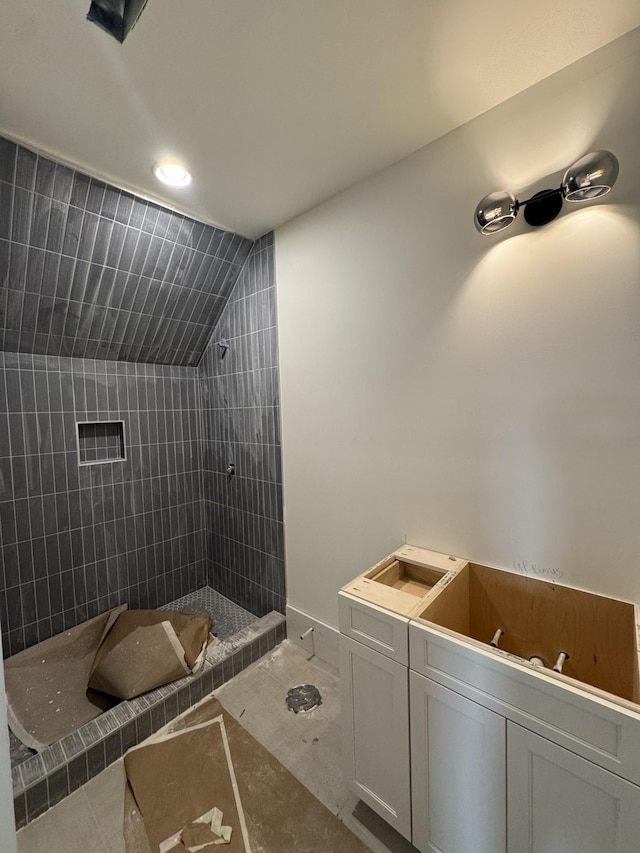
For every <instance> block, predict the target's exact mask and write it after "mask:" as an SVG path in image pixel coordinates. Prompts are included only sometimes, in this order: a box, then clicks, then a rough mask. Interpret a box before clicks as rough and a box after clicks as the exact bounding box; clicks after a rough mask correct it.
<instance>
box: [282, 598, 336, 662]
mask: <svg viewBox="0 0 640 853" xmlns="http://www.w3.org/2000/svg"><path fill="white" fill-rule="evenodd" d="M309 628H313V631H309ZM339 635H340V634H339V631H338V629H337V628H332V627H331V625H327V624H326V623H325V622H321V621H320V620H319V619H315V618H314V617H313V616H309V614H308V613H305V612H304V611H303V610H298V608H297V607H291V605H289V604H287V639H288V640H290V641H291V642H292V643H295V645H296V646H299V647H300V648H301V649H304V650H305V651H306V652H308V653H309V654H310V655H315V656H316V657H319V658H320V660H323V661H324V662H325V663H328V664H331V666H335V667H336V668H337V667H338V660H339V656H338V637H339Z"/></svg>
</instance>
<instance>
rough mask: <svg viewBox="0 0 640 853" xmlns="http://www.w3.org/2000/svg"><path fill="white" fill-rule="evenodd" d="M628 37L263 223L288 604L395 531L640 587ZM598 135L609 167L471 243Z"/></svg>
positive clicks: (638, 177)
mask: <svg viewBox="0 0 640 853" xmlns="http://www.w3.org/2000/svg"><path fill="white" fill-rule="evenodd" d="M638 80H640V30H636V31H634V32H632V33H630V34H629V35H627V36H625V37H623V38H622V39H619V40H618V41H616V42H613V43H611V44H610V45H608V46H607V47H605V48H603V49H601V50H599V51H597V52H596V53H593V54H591V55H590V56H589V57H587V58H586V59H584V60H581V61H580V62H578V63H575V64H574V65H572V66H570V67H569V68H567V69H564V70H563V71H561V72H559V73H557V74H555V75H553V76H552V77H550V78H547V79H546V80H545V81H543V82H542V83H539V84H537V85H536V86H535V87H533V88H532V89H529V90H528V91H526V92H524V93H522V94H520V95H518V96H516V97H514V98H512V99H511V100H509V101H508V102H506V103H504V104H502V105H501V106H499V107H497V108H495V109H493V110H491V111H490V112H489V113H486V114H484V115H483V116H481V117H479V118H477V119H475V120H473V121H472V122H470V123H469V124H467V125H466V126H464V127H462V128H460V129H458V130H456V131H454V132H452V133H450V134H449V135H448V136H446V137H444V138H442V139H440V140H438V141H436V142H434V143H432V144H431V145H429V146H427V147H426V148H424V149H422V150H420V151H419V152H417V153H416V154H414V155H413V156H411V157H410V158H408V159H406V160H404V161H402V162H401V163H399V164H396V165H395V166H393V167H391V168H389V169H387V170H385V171H384V172H382V173H380V174H378V175H377V176H375V177H373V178H371V179H368V180H366V181H365V182H363V183H361V184H359V185H357V186H356V187H354V188H353V189H351V190H349V191H347V192H345V193H343V194H341V195H339V196H337V197H335V198H334V199H332V200H330V201H328V202H326V203H325V204H323V205H322V206H320V207H317V208H315V209H314V210H312V211H310V212H309V213H307V214H305V215H304V216H301V217H299V218H297V219H295V220H293V221H292V222H290V223H289V224H288V225H286V226H284V227H283V228H281V229H279V230H278V231H277V232H276V279H277V293H278V323H279V339H280V370H281V381H282V392H281V393H282V438H283V454H284V484H285V491H284V494H285V530H286V542H287V567H288V596H289V603H290V604H291V605H292V606H294V607H296V608H299V609H300V610H302V611H304V612H307V613H309V614H311V615H313V616H315V617H316V618H318V619H321V620H324V621H325V622H327V623H328V624H330V625H335V624H336V623H337V602H336V593H337V590H338V588H339V587H340V586H341V585H342V584H344V583H345V582H346V581H347V580H349V579H350V578H351V577H353V576H354V575H356V574H357V573H359V572H361V571H363V570H364V569H366V568H367V567H368V566H370V565H372V564H373V563H374V562H375V561H377V560H378V559H380V558H381V557H383V556H384V555H385V554H387V553H389V552H390V551H391V550H393V549H394V548H395V547H396V546H398V545H399V544H401V543H403V542H404V541H405V537H406V540H407V541H408V542H411V543H415V544H418V545H422V546H426V547H429V548H433V549H435V550H439V551H446V552H450V553H455V554H458V555H460V556H463V557H471V558H473V559H475V560H477V561H483V562H487V563H490V564H493V565H497V566H502V567H505V568H508V569H512V570H520V571H527V572H529V573H532V574H538V573H539V574H542V575H543V576H545V575H546V576H552V577H557V578H558V579H560V580H561V582H563V583H567V584H571V585H575V586H579V587H582V588H586V589H591V590H594V591H599V592H604V593H608V594H611V595H615V596H621V597H626V598H631V599H638V600H640V571H638V568H637V566H638V561H639V560H640V523H639V520H638V511H639V509H640V158H639V157H638V139H639V138H640V98H639V97H638ZM596 148H608V149H610V150H612V151H614V152H615V153H616V154H617V155H618V157H619V160H620V163H621V173H620V175H621V176H620V180H619V182H618V184H617V185H616V187H615V188H614V191H613V192H612V193H611V195H610V196H609V197H608V198H606V199H605V200H604V201H603V202H600V203H597V204H595V203H594V204H591V205H587V206H583V207H582V208H579V207H577V206H570V205H568V204H565V208H564V210H563V213H562V214H561V216H560V217H559V218H558V219H557V220H556V221H555V222H554V223H552V224H550V225H549V226H547V227H545V228H543V229H541V230H538V231H535V230H531V229H528V228H527V227H526V225H525V223H524V222H522V221H520V222H518V223H516V225H515V226H514V227H512V228H511V229H510V230H509V231H507V232H505V233H504V235H500V236H497V237H493V238H486V237H482V236H481V235H479V234H477V232H476V231H475V229H474V227H473V222H472V217H473V210H474V208H475V205H476V203H477V202H478V201H479V199H480V198H481V197H482V196H483V195H484V194H485V193H487V192H489V191H491V190H494V189H499V188H502V187H504V188H507V189H511V190H512V191H514V192H515V193H516V195H519V196H520V198H526V197H528V195H529V194H530V193H532V192H534V191H537V190H539V189H542V188H544V187H549V186H554V185H559V183H560V180H561V175H562V173H563V171H564V168H565V167H566V166H568V165H569V164H570V163H571V162H573V161H574V160H575V159H577V158H578V157H579V156H581V155H582V154H584V153H586V152H587V151H590V150H594V149H596Z"/></svg>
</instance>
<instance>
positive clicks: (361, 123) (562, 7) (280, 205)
mask: <svg viewBox="0 0 640 853" xmlns="http://www.w3.org/2000/svg"><path fill="white" fill-rule="evenodd" d="M89 4H90V2H89V0H65V2H51V0H20V2H18V0H3V2H2V3H0V133H4V134H5V135H7V136H9V137H11V138H13V139H15V140H17V141H21V142H24V143H26V144H27V145H31V146H32V147H35V148H37V149H40V150H42V151H44V152H45V153H48V154H51V155H54V156H55V157H57V158H58V159H61V160H64V161H66V162H68V163H71V164H72V165H76V166H78V167H80V168H82V169H84V170H86V171H88V172H89V173H91V174H93V175H97V176H99V177H103V178H106V179H108V180H110V181H111V182H113V183H115V184H117V185H119V186H121V187H125V188H128V189H132V190H135V191H137V192H141V193H142V194H144V195H146V196H147V197H150V198H155V199H158V200H160V201H163V202H165V203H167V204H169V205H170V206H173V207H175V208H177V209H178V210H181V211H183V212H186V213H189V214H191V215H193V216H195V217H197V218H199V219H202V220H204V221H206V222H211V223H213V224H217V225H221V226H223V227H225V228H229V229H232V230H234V231H238V232H240V233H242V234H244V235H246V236H249V237H256V236H259V235H260V234H262V233H264V232H265V231H268V230H270V229H272V228H274V227H276V226H278V225H281V224H282V223H284V222H286V221H287V220H288V219H291V218H292V217H293V216H295V215H297V214H299V213H301V212H303V211H304V210H307V209H309V208H310V207H313V206H314V205H315V204H317V203H318V202H320V201H322V200H324V199H325V198H328V197H329V196H331V195H333V194H335V193H336V192H339V191H340V190H342V189H344V188H346V187H347V186H349V185H351V184H353V183H355V182H357V181H358V180H360V179H361V178H363V177H365V176H366V175H368V174H371V173H373V172H375V171H378V170H379V169H381V168H383V167H384V166H387V165H389V164H391V163H393V162H395V161H397V160H399V159H401V158H402V157H404V156H406V155H408V154H410V153H411V152H413V151H415V150H416V149H418V148H420V147H422V146H423V145H425V144H427V143H428V142H430V141H432V140H433V139H435V138H437V137H439V136H441V135H442V134H444V133H447V132H448V131H450V130H452V129H453V128H454V127H457V126H458V125H460V124H463V123H464V122H466V121H468V120H469V119H471V118H473V117H474V116H477V115H479V114H480V113H482V112H485V111H486V110H487V109H490V108H491V107H493V106H495V105H496V104H498V103H500V102H502V101H504V100H506V99H507V98H509V97H511V96H512V95H514V94H516V93H517V92H519V91H521V90H523V89H525V88H527V87H529V86H531V85H532V84H534V83H536V82H537V81H538V80H541V79H542V78H544V77H547V76H548V75H550V74H552V73H554V72H555V71H558V70H559V69H560V68H563V67H564V66H566V65H569V64H570V63H572V62H574V61H576V60H577V59H579V58H581V57H582V56H584V55H586V54H587V53H590V52H591V51H593V50H595V49H597V48H598V47H601V46H602V45H604V44H606V43H607V42H609V41H612V40H613V39H615V38H617V37H618V36H620V35H622V34H623V33H625V32H627V31H629V30H631V29H633V28H635V27H636V26H639V25H640V3H638V0H615V2H610V3H604V2H603V0H535V2H533V0H490V2H489V0H487V2H481V0H178V1H176V0H148V4H147V7H146V9H145V10H144V12H143V14H142V17H141V18H140V20H139V21H138V23H137V25H136V27H135V28H134V29H133V31H132V32H131V33H130V35H129V37H128V38H127V40H126V42H125V43H124V44H123V45H121V44H119V43H118V42H117V41H116V40H115V39H113V38H112V37H111V36H109V35H107V34H106V33H105V32H103V31H102V30H101V29H99V28H98V27H97V26H96V25H95V24H92V23H89V22H88V21H87V20H86V13H87V11H88V8H89ZM167 157H174V158H177V159H179V160H181V161H182V162H184V164H185V165H187V167H188V168H189V169H190V170H191V172H192V173H193V176H194V182H193V184H192V186H191V187H190V188H188V189H186V190H168V189H166V188H163V187H161V185H159V184H158V183H157V182H156V180H155V178H154V177H153V175H152V172H151V167H152V165H153V163H155V162H157V161H159V160H161V159H165V158H167Z"/></svg>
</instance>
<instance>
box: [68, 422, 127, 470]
mask: <svg viewBox="0 0 640 853" xmlns="http://www.w3.org/2000/svg"><path fill="white" fill-rule="evenodd" d="M76 425H77V429H78V464H79V465H95V464H99V463H104V462H124V460H125V459H126V458H127V454H126V449H125V437H124V421H78V422H77V424H76Z"/></svg>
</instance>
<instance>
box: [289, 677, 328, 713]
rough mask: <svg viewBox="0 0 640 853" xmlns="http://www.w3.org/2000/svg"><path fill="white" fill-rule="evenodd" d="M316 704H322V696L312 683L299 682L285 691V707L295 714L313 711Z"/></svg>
mask: <svg viewBox="0 0 640 853" xmlns="http://www.w3.org/2000/svg"><path fill="white" fill-rule="evenodd" d="M318 705H322V697H321V696H320V691H319V690H318V688H317V687H314V685H313V684H301V685H300V686H299V687H292V688H291V690H290V691H289V692H288V693H287V707H288V708H289V710H290V711H293V712H294V713H295V714H299V713H300V712H302V713H303V714H304V713H306V712H307V711H313V709H314V708H317V707H318Z"/></svg>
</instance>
